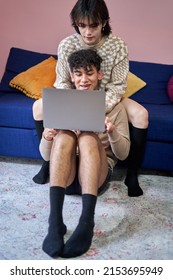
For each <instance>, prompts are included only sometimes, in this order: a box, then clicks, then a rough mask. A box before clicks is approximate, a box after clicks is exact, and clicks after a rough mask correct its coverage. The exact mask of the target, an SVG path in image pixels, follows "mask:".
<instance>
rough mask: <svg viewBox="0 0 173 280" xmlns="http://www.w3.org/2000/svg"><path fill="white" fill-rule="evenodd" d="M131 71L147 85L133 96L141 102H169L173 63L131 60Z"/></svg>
mask: <svg viewBox="0 0 173 280" xmlns="http://www.w3.org/2000/svg"><path fill="white" fill-rule="evenodd" d="M130 71H131V72H132V73H134V74H135V75H137V76H138V77H140V78H141V79H142V80H144V81H145V82H146V83H147V85H146V86H145V87H144V88H142V89H141V90H139V91H138V92H137V93H135V94H134V95H133V96H132V97H131V98H132V99H133V100H135V101H137V102H139V103H142V104H144V103H148V104H169V103H170V100H169V97H168V94H167V84H168V80H169V78H170V77H171V76H172V73H173V65H168V64H158V63H150V62H138V61H130Z"/></svg>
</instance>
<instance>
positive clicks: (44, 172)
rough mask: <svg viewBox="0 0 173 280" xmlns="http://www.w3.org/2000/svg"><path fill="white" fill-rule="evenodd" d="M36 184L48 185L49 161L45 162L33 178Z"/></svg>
mask: <svg viewBox="0 0 173 280" xmlns="http://www.w3.org/2000/svg"><path fill="white" fill-rule="evenodd" d="M32 179H33V181H34V182H35V183H36V184H40V185H41V184H46V183H47V182H48V179H49V161H45V160H43V163H42V166H41V169H40V171H39V172H38V173H37V174H36V175H35V176H34V177H33V178H32Z"/></svg>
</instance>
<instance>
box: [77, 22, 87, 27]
mask: <svg viewBox="0 0 173 280" xmlns="http://www.w3.org/2000/svg"><path fill="white" fill-rule="evenodd" d="M77 26H78V27H80V28H85V27H86V25H85V24H84V23H82V22H79V23H78V24H77Z"/></svg>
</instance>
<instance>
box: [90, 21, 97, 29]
mask: <svg viewBox="0 0 173 280" xmlns="http://www.w3.org/2000/svg"><path fill="white" fill-rule="evenodd" d="M98 26H99V23H97V22H95V23H92V24H90V27H91V28H97V27H98Z"/></svg>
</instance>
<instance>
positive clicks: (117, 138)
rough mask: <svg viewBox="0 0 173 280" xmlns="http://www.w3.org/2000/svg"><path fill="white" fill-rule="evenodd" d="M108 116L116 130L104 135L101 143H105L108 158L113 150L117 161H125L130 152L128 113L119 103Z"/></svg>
mask: <svg viewBox="0 0 173 280" xmlns="http://www.w3.org/2000/svg"><path fill="white" fill-rule="evenodd" d="M107 116H108V117H109V119H110V121H111V122H112V123H113V124H114V125H115V129H114V130H113V132H112V133H109V134H108V133H107V136H106V135H104V134H102V140H101V141H102V143H104V147H105V148H106V151H107V155H108V156H109V150H110V149H111V151H112V153H113V154H114V156H115V157H116V158H117V159H119V160H125V159H126V158H127V156H128V154H129V150H130V136H129V124H128V119H127V114H126V111H125V109H124V107H123V105H122V104H121V103H119V104H117V105H116V106H115V107H114V109H113V110H112V111H111V112H110V113H109V114H107ZM106 138H107V139H106Z"/></svg>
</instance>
